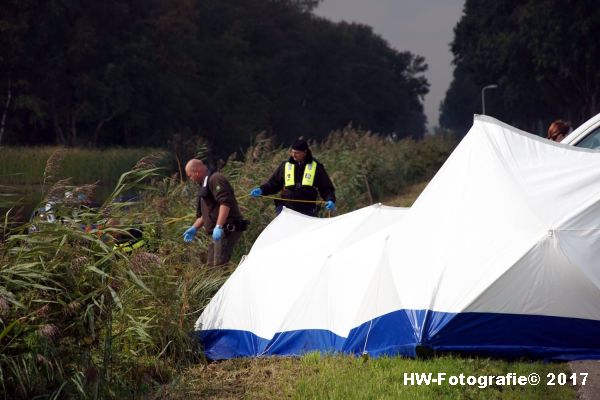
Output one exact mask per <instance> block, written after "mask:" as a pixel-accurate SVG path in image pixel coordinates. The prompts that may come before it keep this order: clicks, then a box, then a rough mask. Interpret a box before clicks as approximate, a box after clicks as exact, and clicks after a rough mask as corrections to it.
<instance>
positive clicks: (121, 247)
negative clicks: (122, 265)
mask: <svg viewBox="0 0 600 400" xmlns="http://www.w3.org/2000/svg"><path fill="white" fill-rule="evenodd" d="M145 244H146V241H145V240H144V239H138V240H136V241H135V242H134V241H133V240H130V241H129V242H125V243H120V244H115V245H114V246H113V250H115V251H116V250H118V251H122V252H123V253H129V252H131V251H133V250H135V249H139V248H140V247H142V246H143V245H145Z"/></svg>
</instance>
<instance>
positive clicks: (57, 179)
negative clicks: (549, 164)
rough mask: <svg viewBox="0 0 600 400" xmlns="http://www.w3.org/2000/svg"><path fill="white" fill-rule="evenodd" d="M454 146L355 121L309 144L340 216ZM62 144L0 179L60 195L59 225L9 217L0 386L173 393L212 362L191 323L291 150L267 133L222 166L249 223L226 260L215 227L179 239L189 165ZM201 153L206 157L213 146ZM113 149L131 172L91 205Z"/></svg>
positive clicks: (4, 237) (190, 207)
mask: <svg viewBox="0 0 600 400" xmlns="http://www.w3.org/2000/svg"><path fill="white" fill-rule="evenodd" d="M454 145H455V142H454V141H452V140H449V139H447V138H442V137H432V138H427V139H426V140H424V141H422V142H418V143H416V142H412V141H402V142H394V141H391V140H389V139H387V138H382V137H380V136H377V135H373V134H371V133H369V132H364V131H359V130H356V129H352V128H350V127H349V128H347V129H345V130H343V131H339V132H335V133H332V135H331V136H330V137H329V138H328V139H327V140H326V141H325V142H323V143H320V144H318V143H313V144H312V146H311V147H312V150H313V152H314V155H315V156H316V157H317V158H318V159H319V160H320V161H322V162H323V163H324V164H325V166H326V168H327V170H328V172H329V174H330V176H331V177H332V180H333V181H334V184H335V185H336V189H337V195H338V203H337V204H338V212H339V213H344V212H347V211H351V210H353V209H355V208H357V207H360V206H363V205H367V204H369V203H370V202H372V201H378V200H379V199H381V198H382V197H383V196H388V195H392V194H395V193H399V192H401V191H402V190H403V189H404V188H405V187H407V185H410V184H412V183H414V182H418V181H420V180H423V179H427V178H428V177H429V176H431V174H433V173H434V172H435V170H436V168H437V167H439V165H441V163H442V162H443V161H444V159H445V157H447V155H448V154H449V153H450V151H451V149H452V147H453V146H454ZM55 150H56V149H35V150H32V151H31V152H22V154H17V153H18V151H17V150H8V152H9V153H11V154H10V157H11V160H13V161H12V162H13V164H12V166H11V167H10V168H12V169H9V168H7V167H5V166H4V164H5V163H4V162H3V163H2V164H3V166H2V168H3V169H2V174H4V177H6V176H8V175H10V174H14V173H20V172H23V171H26V173H27V174H28V176H29V175H30V174H31V175H33V174H34V173H38V174H39V175H40V176H39V177H38V178H36V179H34V178H27V179H28V180H21V181H18V182H29V183H32V182H35V184H42V188H43V189H42V190H43V192H42V198H44V201H48V200H50V199H60V201H56V202H55V203H56V204H55V206H54V210H53V212H54V213H55V217H56V219H57V220H58V221H60V222H58V223H42V222H40V221H35V220H34V221H31V222H27V223H20V224H16V225H15V224H12V225H11V224H10V223H9V218H8V217H6V218H5V219H4V221H3V223H2V230H3V234H1V235H0V393H2V394H3V397H4V398H11V399H26V398H33V397H37V396H39V397H40V398H89V399H97V398H124V397H127V398H137V397H144V398H148V397H150V398H151V397H152V396H156V397H157V398H158V397H164V396H167V397H168V395H167V394H165V393H166V392H165V390H167V391H168V390H175V389H174V388H176V387H177V385H178V382H180V380H179V377H180V376H181V373H182V371H184V370H185V369H186V368H188V367H189V366H190V365H192V364H197V363H198V362H202V350H201V348H200V347H199V344H198V343H197V342H196V341H195V338H194V336H193V335H192V334H191V332H192V330H193V323H194V322H195V320H196V318H197V317H198V315H199V313H200V312H201V311H202V309H203V308H204V307H205V305H206V304H207V303H208V301H209V300H210V298H211V297H212V296H213V295H214V293H215V292H216V291H217V290H218V288H219V287H220V286H221V284H222V283H223V282H224V281H225V279H226V278H227V277H228V276H229V274H231V272H232V271H233V270H234V269H235V266H236V265H237V262H238V261H239V259H240V257H241V256H242V255H243V254H246V253H247V252H248V251H249V249H250V247H251V245H252V243H253V242H254V240H255V239H256V237H257V236H258V235H259V233H260V231H261V230H262V229H263V227H264V226H266V225H267V224H268V223H269V222H270V221H271V219H272V218H273V216H274V214H273V206H272V204H271V202H270V201H266V200H263V199H254V198H251V197H250V196H248V195H247V193H248V192H249V190H250V189H251V188H252V187H254V186H256V185H258V184H260V183H262V182H264V181H265V180H266V179H268V178H269V176H270V175H271V173H272V172H273V170H274V169H275V168H276V166H277V165H278V164H279V163H280V162H282V161H283V160H284V159H285V158H287V150H286V149H283V148H278V147H275V146H274V145H273V141H272V140H270V139H269V138H266V137H258V138H257V140H256V143H255V145H254V146H252V147H251V148H249V149H248V150H247V151H246V153H245V154H243V156H241V157H236V156H235V155H232V156H231V157H230V159H229V160H227V162H226V164H225V166H224V167H223V173H224V174H225V175H227V176H228V177H229V178H230V180H231V182H232V185H233V186H234V189H235V191H236V194H237V197H238V199H239V203H240V207H241V209H242V213H243V214H244V216H245V217H246V218H247V219H249V220H250V221H251V225H250V227H249V230H248V231H247V232H245V233H244V235H243V239H242V241H241V243H240V245H238V247H237V249H236V253H235V256H234V259H233V262H231V263H230V264H229V265H227V266H226V267H225V268H210V267H208V266H207V265H206V263H205V256H206V255H205V252H206V244H207V243H208V240H209V238H208V236H207V235H204V234H200V235H198V239H197V240H196V242H194V243H192V244H186V243H184V242H183V240H182V234H183V231H184V230H185V229H186V228H187V227H188V226H189V225H190V224H191V223H192V222H193V220H194V218H195V215H194V211H195V202H196V198H197V197H196V196H197V187H196V186H195V185H193V184H190V183H189V182H186V181H185V180H184V179H183V177H182V176H181V175H180V174H179V170H176V171H170V170H168V169H164V168H161V167H160V166H161V165H165V164H169V162H170V161H169V160H170V159H171V158H173V157H172V156H170V155H169V154H164V153H162V154H153V155H148V152H147V150H146V151H144V150H136V151H139V153H137V154H142V153H144V152H145V153H144V155H148V156H147V157H144V158H143V159H142V160H140V161H139V162H137V163H136V162H132V161H131V158H132V157H133V154H136V153H135V152H133V151H131V152H128V151H127V152H124V153H125V155H124V154H119V152H122V151H123V150H114V151H106V152H102V153H101V157H99V159H98V158H95V159H94V157H93V155H92V154H93V153H90V152H88V151H87V150H70V149H69V150H68V151H66V155H64V157H61V156H60V155H59V154H55V153H56V151H55ZM0 151H2V152H5V151H7V150H6V149H2V150H0ZM36 151H37V152H41V153H43V154H44V155H43V156H41V155H40V154H38V155H37V156H35V155H34V154H35V152H36ZM13 152H14V153H13ZM196 152H197V153H198V154H199V155H200V156H202V155H205V154H206V148H205V147H204V146H202V145H199V146H198V148H197V149H196ZM6 154H7V153H3V154H2V155H3V161H4V155H6ZM52 154H54V156H52ZM109 155H110V156H109ZM113 156H114V159H119V160H121V161H120V162H121V167H122V168H125V166H128V168H129V170H128V171H127V172H125V173H122V174H121V175H120V177H118V179H114V182H115V186H114V189H113V190H112V192H111V193H109V194H108V195H107V196H106V200H105V201H104V202H103V203H102V204H101V205H100V206H99V207H93V208H91V207H88V206H87V205H86V204H81V203H79V202H77V201H76V200H74V199H78V198H80V196H79V194H82V195H84V196H83V198H86V197H88V196H92V195H93V191H94V190H96V188H97V184H96V182H97V181H98V180H100V179H99V176H98V175H97V174H96V172H97V173H101V174H104V173H106V174H107V175H106V176H109V177H111V178H110V179H113V178H112V175H110V174H112V173H114V172H106V171H108V170H104V169H102V168H103V166H102V164H105V163H108V161H107V158H108V157H113ZM42 159H44V160H45V161H44V162H41V161H40V160H42ZM165 160H166V161H165ZM76 162H80V163H81V165H78V164H76ZM69 163H73V164H69ZM19 165H20V166H22V167H18V166H19ZM69 165H72V166H69ZM25 167H27V168H28V169H23V170H21V169H19V168H25ZM107 168H108V167H107ZM81 170H85V172H81ZM90 170H91V171H90ZM101 171H104V172H101ZM110 171H113V170H110ZM75 173H77V174H79V175H77V176H74V175H75ZM71 174H73V175H71ZM103 176H104V175H103ZM103 179H108V178H103ZM67 193H70V195H67ZM126 194H127V195H131V194H133V195H134V197H133V198H132V199H131V201H128V202H121V201H118V199H119V198H122V197H123V195H126ZM71 199H73V200H71ZM8 215H10V213H9V214H8ZM132 227H135V228H137V229H140V230H142V231H143V233H144V241H145V245H144V246H143V247H142V248H140V249H137V250H135V251H133V252H123V251H119V250H118V249H117V248H115V247H114V244H115V241H116V240H117V239H118V238H122V237H124V236H126V235H128V234H129V232H130V229H131V228H132ZM181 384H183V383H181Z"/></svg>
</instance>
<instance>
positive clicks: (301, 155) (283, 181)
mask: <svg viewBox="0 0 600 400" xmlns="http://www.w3.org/2000/svg"><path fill="white" fill-rule="evenodd" d="M279 191H281V198H282V199H289V200H300V201H285V200H275V207H276V212H277V214H279V213H280V212H281V209H282V208H283V206H285V207H287V208H290V209H292V210H295V211H298V212H300V213H302V214H306V215H310V216H312V217H314V216H316V215H317V211H318V207H317V205H316V202H315V201H316V200H317V191H318V193H319V194H320V195H321V197H322V198H323V200H325V202H326V203H325V208H326V209H327V210H333V209H335V188H334V187H333V183H331V179H329V175H327V171H325V167H324V166H323V164H321V163H320V162H318V161H317V160H316V159H315V158H313V155H312V153H311V151H310V149H309V148H308V143H306V141H304V140H301V139H298V140H296V141H295V142H294V144H293V145H292V150H291V157H290V158H289V160H287V161H284V162H283V163H281V165H279V167H278V168H277V169H276V170H275V172H274V173H273V176H271V179H269V180H268V181H267V183H265V184H263V185H261V186H260V187H256V188H254V189H252V190H251V191H250V195H251V196H252V197H259V196H261V195H267V196H268V195H272V194H275V193H277V192H279Z"/></svg>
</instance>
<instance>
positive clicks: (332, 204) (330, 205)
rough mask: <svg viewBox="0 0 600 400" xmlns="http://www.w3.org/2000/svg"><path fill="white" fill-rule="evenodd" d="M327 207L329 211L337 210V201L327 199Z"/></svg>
mask: <svg viewBox="0 0 600 400" xmlns="http://www.w3.org/2000/svg"><path fill="white" fill-rule="evenodd" d="M325 208H326V209H327V210H329V211H333V210H335V202H334V201H332V200H327V203H325Z"/></svg>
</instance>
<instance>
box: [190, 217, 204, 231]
mask: <svg viewBox="0 0 600 400" xmlns="http://www.w3.org/2000/svg"><path fill="white" fill-rule="evenodd" d="M203 225H204V219H202V217H200V218H196V221H194V223H193V224H192V226H193V227H194V228H196V229H200V228H202V226H203Z"/></svg>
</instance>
